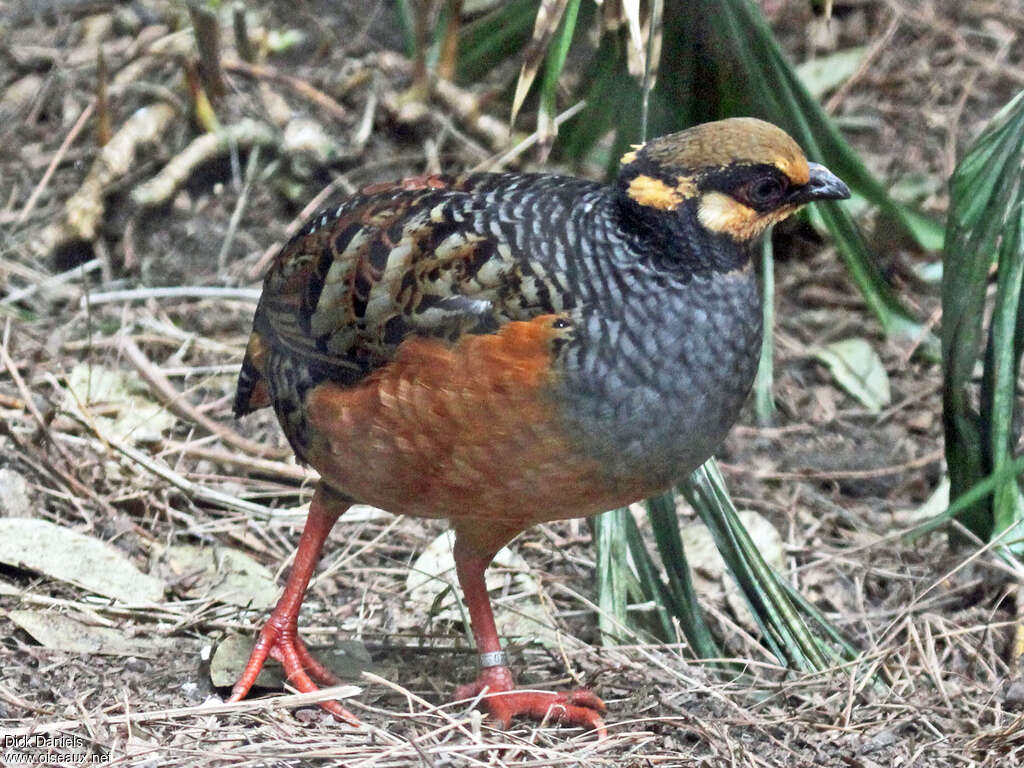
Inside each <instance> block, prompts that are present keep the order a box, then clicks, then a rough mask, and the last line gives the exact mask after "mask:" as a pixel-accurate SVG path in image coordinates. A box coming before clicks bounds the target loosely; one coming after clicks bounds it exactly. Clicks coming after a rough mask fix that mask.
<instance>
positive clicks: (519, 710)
mask: <svg viewBox="0 0 1024 768" xmlns="http://www.w3.org/2000/svg"><path fill="white" fill-rule="evenodd" d="M484 688H487V694H486V695H485V696H484V698H483V699H481V700H480V706H481V707H482V708H483V709H485V710H486V711H487V713H488V714H489V715H491V716H492V717H494V718H495V719H497V720H498V721H499V722H500V723H501V725H502V727H503V728H508V727H509V726H511V725H512V718H513V717H516V716H520V715H521V716H523V717H529V718H530V719H532V720H540V721H543V720H545V719H547V720H548V722H556V723H562V724H563V725H574V726H578V727H580V728H587V729H589V730H594V731H597V737H598V739H604V738H607V736H608V731H607V730H606V729H605V727H604V721H603V720H602V719H601V717H600V715H601V714H603V713H604V711H605V709H606V708H605V705H604V702H603V701H601V699H600V698H598V697H597V696H596V695H595V694H594V693H593V692H591V691H588V690H586V689H583V688H581V689H578V690H575V691H565V692H554V691H552V692H546V691H545V692H541V691H516V690H515V684H514V683H513V682H512V673H511V672H510V671H509V669H508V667H487V668H486V669H482V670H481V671H480V676H479V677H478V678H477V679H476V682H474V683H469V684H468V685H460V686H458V687H457V688H456V689H455V698H456V699H472V698H475V697H476V696H478V695H479V694H480V692H481V691H483V689H484Z"/></svg>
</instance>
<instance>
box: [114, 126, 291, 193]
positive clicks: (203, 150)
mask: <svg viewBox="0 0 1024 768" xmlns="http://www.w3.org/2000/svg"><path fill="white" fill-rule="evenodd" d="M278 141H279V137H278V134H277V132H276V131H275V130H274V129H273V128H271V127H270V126H269V125H267V124H266V123H262V122H259V121H257V120H251V119H249V118H243V119H242V120H239V121H238V122H237V123H233V124H231V125H227V126H224V127H223V128H221V129H219V130H217V131H216V132H213V133H204V134H203V135H202V136H198V137H196V138H195V139H193V140H192V142H191V143H190V144H189V145H188V146H187V147H185V149H184V150H182V151H181V152H179V153H178V154H177V155H175V156H174V157H173V158H172V159H171V160H170V162H168V163H167V165H165V166H164V167H163V169H162V170H161V171H160V173H158V174H157V175H156V176H154V177H153V178H152V179H150V180H149V181H147V182H146V183H145V184H142V185H140V186H138V187H136V188H135V189H134V190H133V191H132V202H134V203H135V204H136V205H138V206H139V207H141V208H151V207H156V206H161V205H164V204H166V203H167V202H169V201H170V199H171V198H172V197H173V196H174V194H175V193H176V192H177V191H178V190H179V189H180V188H181V186H182V185H183V184H184V183H185V182H186V181H187V180H188V178H189V177H190V176H191V175H192V173H193V172H194V171H195V169H196V168H198V167H199V166H200V165H202V164H203V163H205V162H207V161H209V160H212V159H214V158H215V157H217V156H218V155H220V154H221V153H223V152H225V151H227V150H228V149H230V148H232V147H239V148H244V149H251V148H253V147H256V146H264V147H268V148H270V147H274V146H276V145H277V143H278Z"/></svg>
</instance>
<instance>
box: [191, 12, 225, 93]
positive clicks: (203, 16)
mask: <svg viewBox="0 0 1024 768" xmlns="http://www.w3.org/2000/svg"><path fill="white" fill-rule="evenodd" d="M188 13H189V16H191V17H192V26H193V27H194V28H195V32H196V46H197V47H198V48H199V63H200V67H201V69H200V76H201V77H202V78H203V83H204V84H205V86H206V92H207V93H209V94H210V96H212V97H213V98H214V99H215V100H216V99H219V98H221V97H223V96H224V94H225V93H226V91H227V89H226V88H225V87H224V72H223V71H222V69H221V65H220V25H219V24H218V23H217V14H215V13H214V12H213V11H211V10H209V9H207V8H204V7H202V6H200V5H199V4H198V3H196V2H190V3H189V4H188Z"/></svg>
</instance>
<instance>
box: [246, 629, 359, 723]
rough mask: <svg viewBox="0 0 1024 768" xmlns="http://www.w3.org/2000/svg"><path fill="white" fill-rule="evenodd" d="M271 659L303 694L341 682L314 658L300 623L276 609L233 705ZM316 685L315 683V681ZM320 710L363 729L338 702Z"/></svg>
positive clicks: (255, 647)
mask: <svg viewBox="0 0 1024 768" xmlns="http://www.w3.org/2000/svg"><path fill="white" fill-rule="evenodd" d="M267 656H273V657H274V658H275V659H277V660H278V661H279V662H281V665H282V666H283V667H284V671H285V674H286V675H287V677H288V682H290V683H291V684H292V685H294V686H295V688H297V689H298V690H299V691H301V692H302V693H310V692H312V691H319V690H320V689H319V688H318V687H317V685H316V683H320V685H336V684H337V682H338V679H337V678H336V677H335V676H334V675H333V674H332V673H331V671H330V670H329V669H327V667H325V666H324V665H323V664H321V663H320V662H319V661H317V660H316V659H315V658H313V655H312V654H311V653H310V652H309V650H308V649H307V648H306V646H305V644H304V643H303V642H302V640H300V639H299V633H298V623H297V621H296V620H295V619H294V618H292V619H291V620H289V619H288V618H287V617H286V616H282V615H280V614H278V612H277V610H276V609H275V610H274V612H273V613H272V614H271V615H270V618H269V619H268V620H267V623H266V624H265V625H264V627H263V629H262V630H261V631H260V636H259V639H258V640H257V641H256V645H255V646H254V647H253V649H252V653H251V654H250V655H249V662H248V663H247V664H246V665H245V669H244V670H243V671H242V676H241V677H239V678H238V682H237V683H235V685H234V687H233V688H232V689H231V696H230V697H229V698H228V701H229V702H232V701H241V700H242V699H244V698H245V697H246V695H247V694H248V693H249V690H250V689H251V688H252V686H253V683H255V682H256V678H257V677H258V676H259V674H260V670H261V669H263V664H264V662H266V660H267ZM314 680H315V681H316V683H314V682H313V681H314ZM320 706H321V707H323V708H324V709H326V710H327V711H328V712H330V713H331V714H332V715H334V716H335V717H336V718H337V719H339V720H343V721H344V722H346V723H349V724H351V725H356V726H358V725H359V718H357V717H356V716H355V715H353V714H352V713H351V712H349V711H348V710H347V709H345V708H344V707H343V706H341V704H339V703H338V702H337V701H322V702H320Z"/></svg>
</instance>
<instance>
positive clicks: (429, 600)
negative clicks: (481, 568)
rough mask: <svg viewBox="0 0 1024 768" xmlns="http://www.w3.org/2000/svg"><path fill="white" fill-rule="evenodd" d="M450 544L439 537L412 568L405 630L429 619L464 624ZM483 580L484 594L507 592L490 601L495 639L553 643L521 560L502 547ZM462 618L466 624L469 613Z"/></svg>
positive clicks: (554, 635) (536, 588)
mask: <svg viewBox="0 0 1024 768" xmlns="http://www.w3.org/2000/svg"><path fill="white" fill-rule="evenodd" d="M454 540H455V537H454V534H453V533H452V532H451V531H446V532H444V533H442V534H441V535H440V536H438V537H437V538H435V539H434V540H433V541H432V542H430V544H428V545H427V547H426V549H424V550H423V552H422V554H420V556H419V557H418V558H417V559H416V562H415V563H413V565H412V568H411V569H410V571H409V575H408V577H407V578H406V580H405V588H406V591H407V593H408V599H407V602H406V608H407V609H408V616H407V617H406V619H407V621H406V625H407V626H415V627H422V626H423V622H424V618H425V617H426V616H428V615H430V616H433V617H434V618H438V619H442V620H445V621H462V620H463V618H464V614H463V612H462V610H461V609H460V608H459V605H458V602H457V599H456V594H455V590H458V589H459V586H458V580H457V579H456V576H455V558H454V556H453V555H452V544H453V542H454ZM485 576H486V583H487V591H488V592H492V593H493V592H496V591H499V590H500V591H502V592H505V591H507V592H508V593H509V594H508V595H507V596H505V597H494V596H492V607H493V609H494V621H495V624H497V626H498V634H500V635H501V636H502V637H503V638H505V639H507V640H516V641H521V642H539V643H541V644H542V645H554V644H556V642H557V633H556V632H555V630H554V628H553V627H552V626H551V618H550V617H549V616H548V614H547V612H546V611H545V610H544V606H543V605H541V602H540V597H539V594H540V586H539V585H538V584H537V581H536V579H534V578H533V577H532V576H531V575H530V574H529V566H528V565H527V563H526V560H525V559H523V557H522V555H520V554H518V553H516V552H513V551H512V550H511V549H509V548H508V547H503V548H502V549H501V550H499V551H498V554H496V555H495V556H494V560H493V561H491V565H490V566H489V567H488V568H487V571H486V574H485ZM506 588H507V589H506ZM459 595H460V596H461V591H460V592H459ZM465 618H466V619H467V620H468V614H467V615H465Z"/></svg>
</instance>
